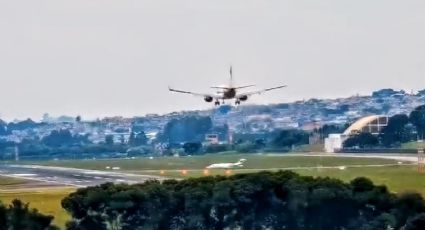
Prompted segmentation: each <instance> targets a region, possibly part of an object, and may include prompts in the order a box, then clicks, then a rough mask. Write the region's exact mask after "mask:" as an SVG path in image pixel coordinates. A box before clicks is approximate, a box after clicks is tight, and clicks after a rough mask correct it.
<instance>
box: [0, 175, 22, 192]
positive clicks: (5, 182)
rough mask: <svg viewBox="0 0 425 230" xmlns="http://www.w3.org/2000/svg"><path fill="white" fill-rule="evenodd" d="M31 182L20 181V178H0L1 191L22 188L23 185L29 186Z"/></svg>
mask: <svg viewBox="0 0 425 230" xmlns="http://www.w3.org/2000/svg"><path fill="white" fill-rule="evenodd" d="M28 182H29V181H28V180H24V179H20V178H14V177H6V176H0V191H1V190H5V189H10V188H15V187H20V186H22V185H25V184H27V183H28Z"/></svg>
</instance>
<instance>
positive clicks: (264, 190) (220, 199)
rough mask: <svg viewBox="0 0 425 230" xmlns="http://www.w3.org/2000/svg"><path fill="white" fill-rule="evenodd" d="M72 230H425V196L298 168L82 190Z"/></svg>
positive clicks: (70, 202)
mask: <svg viewBox="0 0 425 230" xmlns="http://www.w3.org/2000/svg"><path fill="white" fill-rule="evenodd" d="M62 206H63V208H65V209H66V210H67V211H68V212H69V213H70V214H71V215H72V221H70V222H69V223H68V224H67V229H68V230H77V229H79V230H84V229H85V230H92V229H99V230H102V229H104V230H106V229H122V230H137V229H293V230H296V229H300V230H301V229H303V230H308V229H311V230H316V229H347V230H349V229H353V230H354V229H365V230H378V229H379V230H382V229H403V230H413V229H425V201H424V199H423V198H422V197H421V196H420V195H419V194H416V193H409V194H401V195H395V194H392V193H390V192H389V191H388V189H387V188H386V187H385V186H376V185H374V184H373V183H372V182H371V181H370V180H369V179H366V178H357V179H354V180H353V181H351V182H350V183H344V182H342V181H340V180H336V179H331V178H313V177H305V176H300V175H298V174H295V173H293V172H290V171H280V172H275V173H272V172H260V173H254V174H240V175H234V176H231V177H223V176H217V177H204V178H197V179H187V180H182V181H176V180H168V181H164V182H163V183H160V182H157V181H150V182H146V183H144V184H137V185H124V184H121V185H114V184H110V183H109V184H103V185H100V186H96V187H90V188H83V189H79V190H78V191H76V192H75V193H72V194H70V195H69V196H68V197H66V198H65V199H64V200H63V201H62Z"/></svg>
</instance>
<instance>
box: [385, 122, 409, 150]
mask: <svg viewBox="0 0 425 230" xmlns="http://www.w3.org/2000/svg"><path fill="white" fill-rule="evenodd" d="M408 123H409V117H408V116H407V115H405V114H398V115H394V116H392V117H390V119H389V120H388V125H387V126H386V127H385V128H384V129H383V130H382V135H381V137H382V143H383V144H384V145H386V146H391V145H394V144H395V143H402V142H407V141H409V134H408V132H407V129H406V125H407V124H408Z"/></svg>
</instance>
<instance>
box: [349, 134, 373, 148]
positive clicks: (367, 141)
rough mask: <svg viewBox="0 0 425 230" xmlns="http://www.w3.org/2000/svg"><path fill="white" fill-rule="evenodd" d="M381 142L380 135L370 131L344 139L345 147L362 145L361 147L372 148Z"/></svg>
mask: <svg viewBox="0 0 425 230" xmlns="http://www.w3.org/2000/svg"><path fill="white" fill-rule="evenodd" d="M378 144H379V139H378V137H376V136H374V135H373V134H370V133H359V134H356V135H354V136H351V137H350V138H348V139H347V140H345V141H344V147H345V148H352V147H360V148H370V147H375V146H377V145H378Z"/></svg>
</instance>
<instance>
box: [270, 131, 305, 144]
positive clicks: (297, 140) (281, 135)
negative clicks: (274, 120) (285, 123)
mask: <svg viewBox="0 0 425 230" xmlns="http://www.w3.org/2000/svg"><path fill="white" fill-rule="evenodd" d="M272 143H273V145H274V146H275V147H292V146H294V145H302V144H308V133H306V132H304V131H301V130H296V129H288V130H280V131H278V132H277V135H276V136H275V138H274V139H273V142H272Z"/></svg>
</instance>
